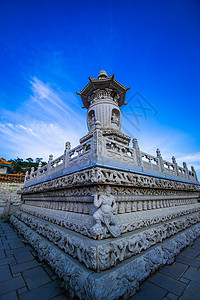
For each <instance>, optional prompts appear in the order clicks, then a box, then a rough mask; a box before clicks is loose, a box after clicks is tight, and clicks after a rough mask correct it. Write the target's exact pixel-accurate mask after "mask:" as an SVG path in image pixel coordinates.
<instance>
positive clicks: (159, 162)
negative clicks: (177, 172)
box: [156, 149, 164, 172]
mask: <svg viewBox="0 0 200 300" xmlns="http://www.w3.org/2000/svg"><path fill="white" fill-rule="evenodd" d="M156 154H157V158H158V166H159V171H160V172H164V162H163V159H162V156H161V153H160V150H159V149H157V150H156Z"/></svg>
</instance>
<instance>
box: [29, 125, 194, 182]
mask: <svg viewBox="0 0 200 300" xmlns="http://www.w3.org/2000/svg"><path fill="white" fill-rule="evenodd" d="M156 153H157V156H153V155H150V154H148V153H145V152H142V151H140V148H139V146H138V142H137V140H136V139H133V147H129V146H127V145H124V144H122V143H119V142H118V141H116V140H114V139H109V138H107V137H104V136H103V135H102V131H101V130H100V128H96V130H94V132H93V136H92V137H91V138H89V139H88V140H86V141H85V142H84V143H82V144H80V145H79V146H77V147H75V148H73V149H71V146H70V143H69V142H67V143H66V148H65V151H64V154H63V155H61V156H60V157H58V158H56V159H54V160H53V155H50V156H49V161H48V163H47V164H46V165H45V166H43V167H42V166H41V163H40V164H39V166H38V169H37V170H36V171H34V168H32V169H31V172H30V174H28V173H27V174H26V177H25V184H29V183H30V182H33V181H37V180H40V179H41V178H43V177H46V176H49V178H50V177H51V178H53V177H52V174H54V173H57V175H58V176H59V175H64V174H66V173H67V172H68V171H72V170H73V171H74V170H77V169H79V168H81V167H85V166H87V165H89V164H94V163H95V161H96V160H95V157H96V158H98V157H102V158H103V161H105V162H106V163H107V164H110V165H111V166H112V165H113V166H116V167H117V166H119V167H124V168H128V169H130V170H133V171H134V170H138V171H142V172H146V173H150V174H152V175H159V176H163V177H168V178H174V179H176V178H177V177H179V178H180V180H183V179H184V180H186V181H187V180H188V181H192V182H197V183H198V179H197V176H196V172H195V170H194V167H191V170H188V168H187V165H186V163H185V162H184V163H183V167H180V166H178V164H177V162H176V159H175V157H172V162H169V161H166V160H164V159H163V158H162V156H161V153H160V150H159V149H157V151H156ZM114 161H115V163H114ZM136 166H137V167H136ZM62 172H63V173H62Z"/></svg>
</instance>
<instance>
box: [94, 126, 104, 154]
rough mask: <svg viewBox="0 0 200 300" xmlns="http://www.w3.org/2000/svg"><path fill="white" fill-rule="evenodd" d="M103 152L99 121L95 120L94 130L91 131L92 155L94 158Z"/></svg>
mask: <svg viewBox="0 0 200 300" xmlns="http://www.w3.org/2000/svg"><path fill="white" fill-rule="evenodd" d="M102 154H103V136H102V131H101V123H100V122H99V121H96V122H95V130H94V132H93V143H92V157H94V158H96V157H98V156H99V155H100V156H102Z"/></svg>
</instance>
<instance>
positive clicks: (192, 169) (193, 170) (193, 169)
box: [191, 166, 198, 182]
mask: <svg viewBox="0 0 200 300" xmlns="http://www.w3.org/2000/svg"><path fill="white" fill-rule="evenodd" d="M191 171H192V172H194V177H195V179H196V181H197V182H198V178H197V174H196V171H195V168H194V167H193V166H191Z"/></svg>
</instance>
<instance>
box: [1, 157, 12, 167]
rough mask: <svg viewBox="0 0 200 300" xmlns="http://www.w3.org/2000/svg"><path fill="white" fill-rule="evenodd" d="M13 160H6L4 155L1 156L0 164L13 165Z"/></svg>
mask: <svg viewBox="0 0 200 300" xmlns="http://www.w3.org/2000/svg"><path fill="white" fill-rule="evenodd" d="M12 162H13V161H6V160H5V159H4V158H3V157H2V158H0V165H1V166H2V165H4V166H8V167H9V166H11V165H12Z"/></svg>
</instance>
